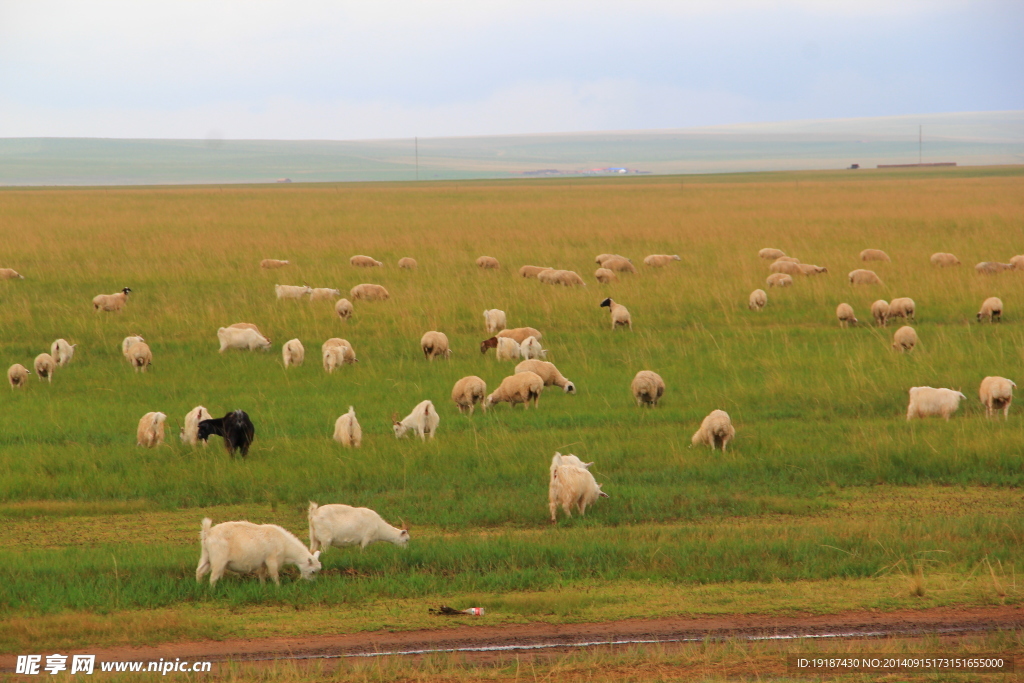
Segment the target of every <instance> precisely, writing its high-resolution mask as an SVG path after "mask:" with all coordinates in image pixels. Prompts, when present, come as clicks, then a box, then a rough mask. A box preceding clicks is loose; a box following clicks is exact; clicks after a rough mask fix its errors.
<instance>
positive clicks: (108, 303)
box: [92, 287, 132, 313]
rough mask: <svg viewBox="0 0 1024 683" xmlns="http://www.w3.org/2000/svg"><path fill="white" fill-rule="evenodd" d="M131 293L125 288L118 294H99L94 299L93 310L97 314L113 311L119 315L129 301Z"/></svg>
mask: <svg viewBox="0 0 1024 683" xmlns="http://www.w3.org/2000/svg"><path fill="white" fill-rule="evenodd" d="M131 291H132V290H131V289H129V288H128V287H124V288H123V289H122V290H121V291H120V292H118V293H117V294H97V295H96V296H94V297H93V298H92V308H93V310H94V311H97V312H98V311H112V312H114V313H118V312H120V311H121V309H122V308H124V304H125V302H126V301H128V295H129V294H130V293H131Z"/></svg>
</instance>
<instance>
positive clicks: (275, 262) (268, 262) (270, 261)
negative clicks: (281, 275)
mask: <svg viewBox="0 0 1024 683" xmlns="http://www.w3.org/2000/svg"><path fill="white" fill-rule="evenodd" d="M289 263H291V261H281V260H279V259H276V258H265V259H263V260H262V261H260V268H283V267H285V266H287V265H288V264H289Z"/></svg>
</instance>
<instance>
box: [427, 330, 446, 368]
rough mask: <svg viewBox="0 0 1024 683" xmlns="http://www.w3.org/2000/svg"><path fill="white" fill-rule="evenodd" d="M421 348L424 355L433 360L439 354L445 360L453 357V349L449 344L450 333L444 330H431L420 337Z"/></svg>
mask: <svg viewBox="0 0 1024 683" xmlns="http://www.w3.org/2000/svg"><path fill="white" fill-rule="evenodd" d="M420 348H421V349H422V350H423V357H424V358H426V359H427V360H429V361H433V360H434V359H435V358H437V357H438V356H441V357H442V358H444V359H445V360H448V359H449V358H451V357H452V350H451V348H449V346H448V335H446V334H445V333H444V332H438V331H437V330H431V331H429V332H425V333H424V334H423V336H422V337H420Z"/></svg>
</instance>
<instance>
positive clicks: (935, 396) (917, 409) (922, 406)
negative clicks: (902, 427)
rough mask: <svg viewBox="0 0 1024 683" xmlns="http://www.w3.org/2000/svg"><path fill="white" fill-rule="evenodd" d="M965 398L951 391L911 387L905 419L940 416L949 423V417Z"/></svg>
mask: <svg viewBox="0 0 1024 683" xmlns="http://www.w3.org/2000/svg"><path fill="white" fill-rule="evenodd" d="M966 398H967V397H966V396H964V395H963V394H961V393H960V392H959V391H954V390H953V389H934V388H932V387H913V388H911V390H910V404H909V405H908V406H907V419H908V420H913V419H914V418H915V417H935V416H941V417H944V418H945V419H946V421H947V422H948V421H949V416H950V415H952V414H953V413H955V412H956V410H957V408H959V407H960V399H966Z"/></svg>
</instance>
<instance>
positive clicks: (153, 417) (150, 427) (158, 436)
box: [135, 413, 167, 448]
mask: <svg viewBox="0 0 1024 683" xmlns="http://www.w3.org/2000/svg"><path fill="white" fill-rule="evenodd" d="M166 421H167V416H166V415H164V414H163V413H146V414H145V415H143V416H142V419H141V420H139V428H138V429H137V430H135V445H136V446H143V447H144V448H156V447H157V446H159V445H160V444H162V443H163V442H164V422H166Z"/></svg>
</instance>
